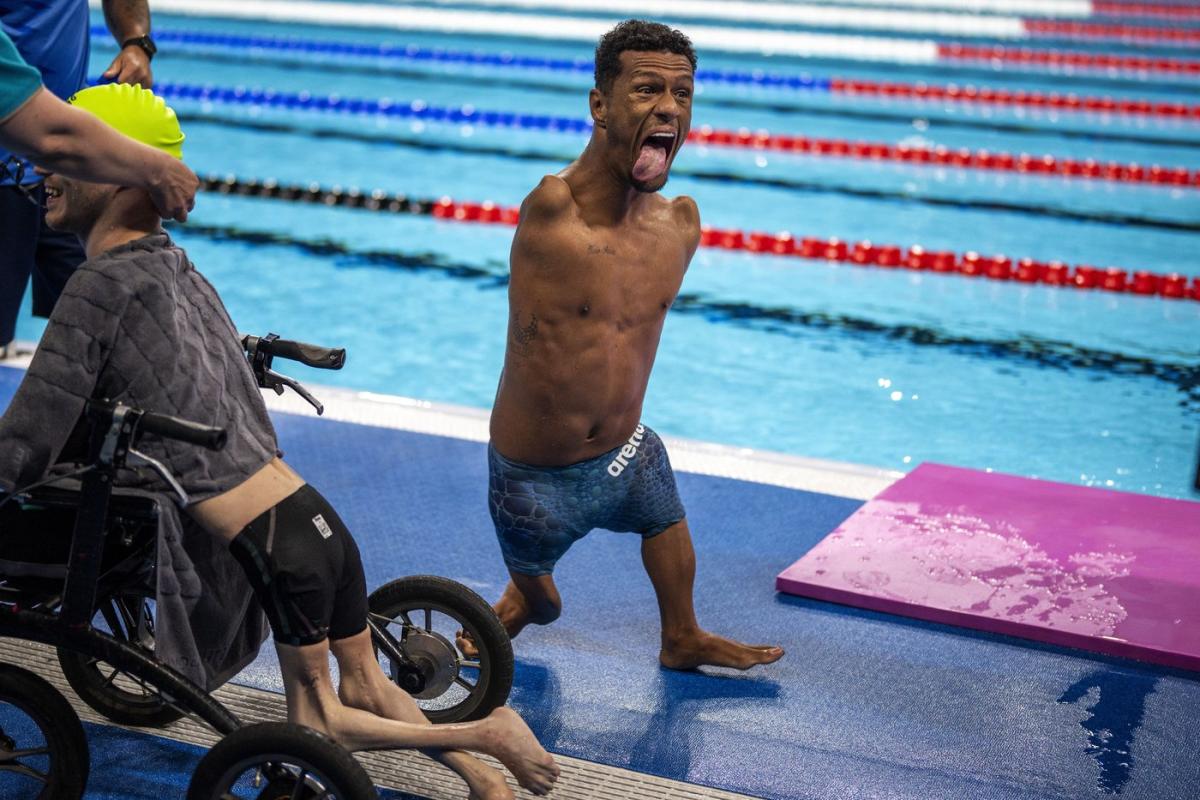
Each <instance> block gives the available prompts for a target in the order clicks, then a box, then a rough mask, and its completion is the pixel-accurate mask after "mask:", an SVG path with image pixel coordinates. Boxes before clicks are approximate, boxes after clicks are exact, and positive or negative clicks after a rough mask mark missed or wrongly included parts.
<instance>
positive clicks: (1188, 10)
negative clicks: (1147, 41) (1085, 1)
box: [1092, 0, 1200, 19]
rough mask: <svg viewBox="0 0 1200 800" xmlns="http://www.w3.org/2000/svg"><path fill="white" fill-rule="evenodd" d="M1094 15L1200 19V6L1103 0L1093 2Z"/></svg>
mask: <svg viewBox="0 0 1200 800" xmlns="http://www.w3.org/2000/svg"><path fill="white" fill-rule="evenodd" d="M1092 13H1093V14H1098V15H1102V16H1122V17H1173V18H1177V19H1200V6H1194V5H1192V6H1174V5H1168V4H1166V3H1106V2H1103V0H1093V2H1092Z"/></svg>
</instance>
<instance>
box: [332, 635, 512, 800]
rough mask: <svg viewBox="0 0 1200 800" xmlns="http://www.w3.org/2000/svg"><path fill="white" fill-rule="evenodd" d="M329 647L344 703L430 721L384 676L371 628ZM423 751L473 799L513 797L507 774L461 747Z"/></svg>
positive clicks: (505, 799) (381, 714) (386, 714)
mask: <svg viewBox="0 0 1200 800" xmlns="http://www.w3.org/2000/svg"><path fill="white" fill-rule="evenodd" d="M330 649H331V650H332V651H333V656H334V658H336V659H337V662H338V670H339V672H341V682H340V683H339V685H338V697H339V698H340V699H341V701H342V702H343V703H344V704H345V705H347V706H349V707H350V708H357V709H361V710H363V711H369V712H371V713H372V714H375V715H376V716H379V717H386V718H387V719H394V720H400V721H401V722H411V723H413V724H416V725H429V724H431V723H430V722H429V720H428V719H426V718H425V715H424V714H423V713H421V709H420V708H419V707H418V706H417V704H416V703H415V702H413V699H412V698H411V697H409V695H408V693H407V692H405V691H404V690H403V689H401V688H400V687H399V686H397V685H396V684H394V683H392V682H391V681H390V680H389V679H388V678H387V676H386V675H384V673H383V671H382V670H381V669H380V667H379V662H378V661H377V660H376V659H375V654H374V652H373V651H372V650H371V634H370V632H369V631H365V630H364V631H363V632H362V633H360V634H358V635H356V636H351V637H349V638H347V639H339V640H336V641H331V642H330ZM421 752H422V753H424V754H425V755H427V756H429V757H430V758H432V759H433V760H435V761H437V762H439V763H441V764H443V765H445V766H446V767H448V768H449V769H451V770H453V771H454V772H455V773H457V774H458V775H459V777H461V778H462V779H463V780H464V781H466V783H467V787H468V788H469V789H470V791H471V794H470V798H471V800H512V798H513V793H512V790H511V789H509V787H508V783H507V782H506V781H505V780H504V776H503V775H501V774H500V773H499V772H497V771H496V770H494V769H492V768H491V767H489V766H487V765H486V764H484V763H482V762H481V761H479V759H477V758H475V757H474V756H472V755H470V754H468V753H464V752H462V751H461V750H436V749H429V748H426V749H423V750H421Z"/></svg>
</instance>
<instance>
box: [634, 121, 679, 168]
mask: <svg viewBox="0 0 1200 800" xmlns="http://www.w3.org/2000/svg"><path fill="white" fill-rule="evenodd" d="M677 136H678V134H676V132H675V131H674V130H669V129H668V130H657V131H650V133H649V134H647V135H646V138H645V139H643V140H642V146H641V147H640V148H638V156H637V161H636V162H635V163H634V165H633V178H634V180H638V181H652V180H654V179H655V178H658V177H659V176H661V175H662V174H663V173H664V172H666V171H667V162H669V161H670V160H671V156H672V155H674V153H675V140H676V138H677Z"/></svg>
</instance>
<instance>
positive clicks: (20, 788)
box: [0, 664, 89, 800]
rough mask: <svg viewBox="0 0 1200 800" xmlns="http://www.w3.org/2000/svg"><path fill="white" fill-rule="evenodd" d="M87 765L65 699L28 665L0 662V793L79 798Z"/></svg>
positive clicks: (79, 729) (42, 799)
mask: <svg viewBox="0 0 1200 800" xmlns="http://www.w3.org/2000/svg"><path fill="white" fill-rule="evenodd" d="M88 768H89V755H88V747H87V739H86V738H84V734H83V725H82V724H81V723H80V722H79V716H78V715H77V714H76V713H75V709H73V708H71V704H70V703H68V702H67V698H65V697H63V696H62V695H61V694H59V692H58V690H57V689H55V688H54V687H53V686H51V685H50V684H49V683H47V682H46V681H45V680H44V679H42V678H39V677H38V676H37V675H34V674H33V673H32V672H30V671H29V670H25V669H21V668H20V667H14V666H12V665H11V664H0V797H5V798H12V800H20V799H23V798H37V800H79V798H81V797H83V790H84V787H86V786H87V778H88Z"/></svg>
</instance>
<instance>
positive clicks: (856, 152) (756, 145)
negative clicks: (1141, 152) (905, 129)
mask: <svg viewBox="0 0 1200 800" xmlns="http://www.w3.org/2000/svg"><path fill="white" fill-rule="evenodd" d="M688 141H691V142H696V143H698V144H709V145H716V146H721V147H740V148H753V149H757V150H777V151H780V152H786V153H811V154H813V155H819V156H833V157H841V158H857V159H866V160H872V161H898V162H902V163H906V164H921V165H931V166H946V167H954V168H957V169H987V170H996V171H999V172H1021V173H1027V174H1034V175H1060V176H1064V177H1069V178H1084V179H1090V180H1108V181H1118V182H1121V183H1149V184H1156V185H1160V186H1188V187H1200V170H1196V171H1194V172H1193V171H1191V170H1188V169H1186V168H1184V167H1164V166H1159V165H1157V164H1156V165H1152V166H1149V167H1146V166H1142V165H1141V164H1121V163H1118V162H1115V161H1103V162H1102V161H1094V160H1092V159H1087V160H1084V161H1079V160H1076V159H1072V158H1055V157H1054V156H1049V155H1040V156H1039V155H1031V154H1029V153H1019V154H1013V153H992V152H989V151H987V150H968V149H966V148H960V149H955V150H952V149H950V148H947V147H932V148H931V147H908V146H905V145H890V144H885V143H882V142H862V141H849V140H846V139H815V138H811V137H807V136H790V135H787V134H771V133H768V132H767V131H750V130H745V129H743V130H740V131H728V130H718V129H714V128H710V127H709V126H707V125H705V126H703V127H701V128H698V129H695V130H693V131H692V132H691V133H689V134H688Z"/></svg>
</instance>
